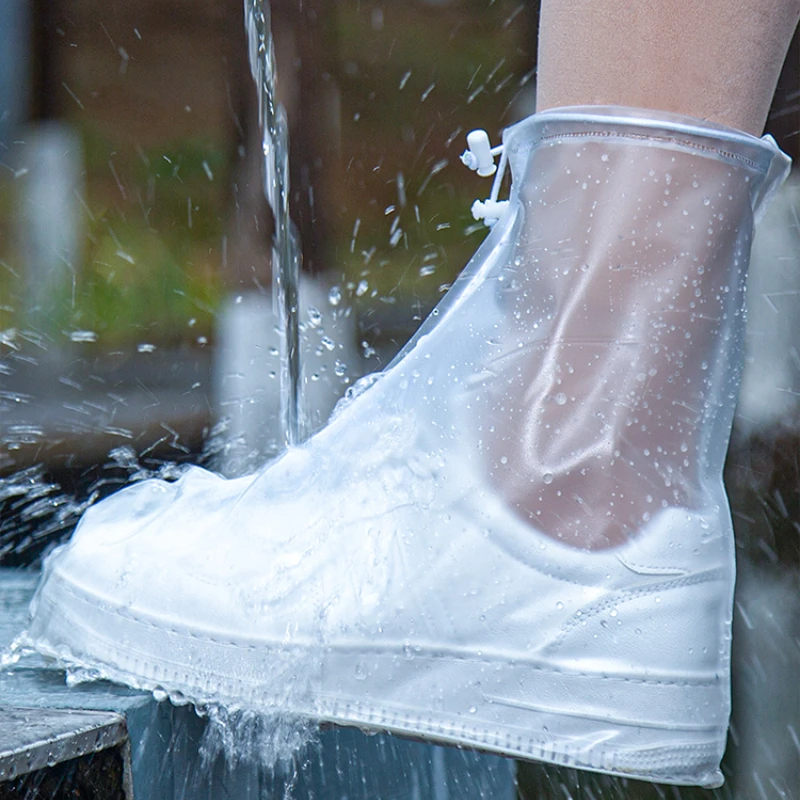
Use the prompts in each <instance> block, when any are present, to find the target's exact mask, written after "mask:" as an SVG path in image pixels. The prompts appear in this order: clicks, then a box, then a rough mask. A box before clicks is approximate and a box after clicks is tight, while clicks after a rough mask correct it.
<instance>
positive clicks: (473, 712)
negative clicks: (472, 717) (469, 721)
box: [469, 706, 478, 714]
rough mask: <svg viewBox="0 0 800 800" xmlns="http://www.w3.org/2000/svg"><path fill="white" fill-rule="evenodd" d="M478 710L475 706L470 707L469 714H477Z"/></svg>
mask: <svg viewBox="0 0 800 800" xmlns="http://www.w3.org/2000/svg"><path fill="white" fill-rule="evenodd" d="M477 710H478V709H477V708H476V707H475V706H470V707H469V713H470V714H475V713H476V712H477Z"/></svg>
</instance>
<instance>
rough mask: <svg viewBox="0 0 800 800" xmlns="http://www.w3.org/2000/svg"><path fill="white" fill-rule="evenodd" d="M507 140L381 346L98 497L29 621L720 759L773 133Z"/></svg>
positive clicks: (704, 774)
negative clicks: (434, 304) (244, 449)
mask: <svg viewBox="0 0 800 800" xmlns="http://www.w3.org/2000/svg"><path fill="white" fill-rule="evenodd" d="M504 141H505V146H506V148H507V151H508V155H509V159H510V163H511V167H512V170H513V176H514V186H513V190H512V195H511V203H510V206H509V209H508V211H507V212H506V213H505V214H504V216H503V217H502V219H501V220H500V221H499V222H498V223H497V224H496V226H495V227H494V229H493V230H492V232H491V234H490V235H489V236H488V238H487V239H486V241H485V243H484V244H483V245H482V246H481V248H480V249H479V250H478V252H477V254H476V255H475V257H474V258H473V260H472V262H471V264H470V265H469V266H468V268H467V269H466V270H465V273H464V275H463V276H462V277H461V278H460V280H459V281H458V282H457V284H456V285H455V286H454V288H453V289H452V290H451V292H450V294H449V295H448V296H447V298H446V299H445V301H444V302H443V303H442V304H441V305H440V306H439V307H438V308H437V309H436V310H435V311H434V312H433V315H432V317H431V318H430V319H429V321H428V322H427V323H426V324H425V325H424V326H423V328H422V329H421V331H420V332H419V333H418V335H417V336H416V337H415V338H414V339H413V341H412V342H411V344H410V345H409V346H408V347H407V348H406V349H405V350H404V352H403V353H402V354H401V355H400V356H399V357H398V359H397V360H396V361H395V362H394V364H393V365H392V366H390V368H389V369H387V370H386V372H384V373H383V374H381V375H380V376H378V377H377V379H374V381H373V382H372V384H371V385H369V387H368V388H367V389H366V391H363V392H362V393H361V394H358V396H356V397H354V398H352V399H351V402H350V403H349V404H347V405H345V406H344V407H342V408H340V410H339V411H338V413H337V414H336V415H335V416H334V419H333V421H332V422H331V423H330V424H329V425H328V427H327V428H326V429H324V430H323V431H322V432H321V433H320V434H318V435H317V436H316V437H314V438H313V439H312V440H311V441H310V442H308V443H307V444H306V445H304V446H303V447H300V448H297V449H294V450H292V451H290V452H288V453H287V454H285V455H284V456H283V457H281V458H279V459H278V460H277V461H275V462H273V463H271V464H269V465H268V466H267V467H265V468H264V469H263V470H262V471H261V472H260V473H258V474H256V475H253V476H250V477H247V478H239V479H236V480H230V481H226V480H223V479H222V478H219V477H217V476H215V475H213V474H210V473H208V472H204V471H202V470H200V469H193V470H192V471H190V472H189V473H188V474H186V475H185V476H184V477H183V478H181V480H179V481H178V482H176V483H166V482H161V481H148V482H145V483H141V484H138V485H135V486H133V487H130V488H128V489H126V490H124V491H122V492H120V493H118V494H117V495H115V496H114V497H112V498H110V499H108V500H105V501H103V502H102V503H100V504H98V505H97V506H95V507H93V508H91V509H90V510H89V511H88V512H87V513H86V515H85V516H84V518H83V520H82V522H81V524H80V526H79V527H78V529H77V531H76V533H75V535H74V537H73V539H72V541H71V542H70V543H69V544H68V545H67V546H66V547H64V548H62V549H60V550H58V551H57V552H55V553H54V554H53V555H52V557H51V558H50V559H49V560H48V561H47V564H46V570H45V575H44V578H43V582H42V585H41V587H40V589H39V592H38V594H37V597H36V598H35V600H34V603H33V606H32V620H31V624H30V629H29V632H28V634H27V639H26V642H27V643H28V644H30V645H32V646H34V647H36V648H37V649H38V650H40V651H41V652H43V653H46V654H51V655H54V656H57V657H59V658H61V659H62V660H64V661H66V662H71V663H76V664H80V665H88V666H91V667H93V668H95V669H97V670H98V671H99V672H100V673H101V674H103V675H105V676H108V677H111V678H113V679H117V680H121V681H124V682H126V683H129V684H131V685H134V686H138V687H145V688H155V687H159V688H163V689H165V690H166V691H168V692H180V693H182V694H183V695H185V696H187V697H189V698H191V699H193V700H195V701H198V702H201V703H202V702H217V703H222V704H226V705H229V706H232V707H243V706H244V707H252V708H257V709H261V708H271V707H275V706H277V707H280V708H283V709H286V710H291V711H295V712H297V713H299V714H302V715H307V716H309V717H313V718H317V719H320V720H328V721H332V722H336V723H341V724H352V725H358V726H362V727H365V728H373V729H384V730H388V731H395V732H398V733H401V734H406V735H411V736H417V737H424V738H428V739H431V740H435V741H441V742H451V743H455V744H459V745H465V746H470V747H476V748H480V749H485V750H489V751H497V752H501V753H505V754H509V755H514V756H519V757H522V758H529V759H537V760H544V761H550V762H554V763H558V764H566V765H570V766H574V767H582V768H586V769H591V770H596V771H600V772H607V773H612V774H618V775H625V776H629V777H640V778H647V779H651V780H657V781H663V782H671V783H677V784H701V785H704V786H716V785H719V784H720V783H721V781H722V776H721V773H720V771H719V761H720V758H721V756H722V752H723V749H724V746H725V737H726V732H727V725H728V715H729V652H730V631H731V627H730V626H731V604H732V590H733V581H734V561H733V538H732V531H731V521H730V515H729V511H728V506H727V501H726V497H725V493H724V489H723V486H722V481H721V471H722V462H723V458H724V454H725V449H726V444H727V438H728V435H729V430H730V424H731V419H732V415H733V408H734V402H735V396H736V389H737V382H738V375H739V360H740V350H741V345H742V334H743V327H744V323H743V317H742V301H743V292H742V285H743V281H744V277H745V273H746V264H747V259H748V254H749V248H750V239H751V234H752V226H753V215H754V211H755V210H756V209H757V208H758V206H759V205H760V204H761V203H762V201H763V200H764V197H765V195H767V194H769V193H770V192H771V191H772V190H773V189H774V187H775V184H776V182H777V181H779V179H780V178H781V177H782V176H783V175H784V173H785V171H786V169H787V160H786V158H785V156H783V155H782V154H781V153H780V151H778V150H777V148H776V147H775V145H774V143H773V142H772V141H771V140H758V139H755V138H753V137H750V136H747V135H745V134H741V133H738V132H736V131H732V130H729V129H725V128H721V127H718V126H714V125H708V124H705V123H701V122H697V121H694V120H686V119H682V118H677V117H671V116H668V115H654V114H650V113H649V112H634V111H630V110H627V109H598V108H591V109H590V108H583V109H561V110H557V111H552V112H546V113H543V114H540V115H537V116H534V117H531V118H529V119H528V120H526V121H524V122H522V123H519V124H518V125H516V126H514V127H513V128H511V129H509V130H508V131H507V132H506V135H505V137H504ZM363 385H364V384H362V386H363ZM575 544H579V545H583V546H582V547H576V546H574V545H575ZM611 545H613V546H611Z"/></svg>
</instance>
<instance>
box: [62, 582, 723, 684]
mask: <svg viewBox="0 0 800 800" xmlns="http://www.w3.org/2000/svg"><path fill="white" fill-rule="evenodd" d="M63 588H64V589H65V590H66V591H67V592H68V593H69V594H71V595H72V596H73V597H75V598H76V599H77V600H79V601H81V602H88V601H87V600H86V598H84V597H81V596H80V594H78V593H77V592H76V591H75V590H73V588H72V587H70V586H67V585H64V587H63ZM105 613H107V614H109V615H112V616H113V615H116V616H119V617H122V618H123V619H128V620H132V621H133V622H135V623H137V624H139V625H142V626H143V627H145V628H149V629H152V630H155V631H160V632H162V633H164V632H166V633H170V634H174V635H176V636H185V637H187V638H189V639H193V640H195V641H198V642H211V643H213V644H216V645H224V646H230V647H236V648H242V649H245V650H248V651H251V652H254V651H258V650H264V649H270V648H273V649H280V643H278V642H276V643H273V644H266V643H265V644H245V643H243V642H241V641H234V640H230V639H222V638H216V637H214V636H208V635H203V634H199V633H195V632H193V631H190V630H187V629H179V628H174V627H165V626H160V625H156V624H154V623H152V622H149V621H148V620H146V619H143V618H142V617H140V616H138V615H136V614H135V613H133V612H131V611H130V610H128V609H122V608H118V609H106V612H105ZM416 657H417V658H420V659H422V660H424V659H425V658H427V659H429V660H430V661H436V660H442V661H444V660H458V661H465V662H466V661H475V662H478V663H483V664H486V665H492V664H494V663H506V664H511V665H513V666H518V667H520V668H522V669H527V670H533V671H536V672H545V673H548V674H551V675H566V676H570V677H575V678H586V679H588V680H600V681H611V682H613V681H617V682H621V683H633V684H641V685H648V686H678V687H680V686H696V687H701V686H707V687H711V686H714V685H716V684H717V682H718V680H717V678H716V677H715V678H697V679H687V678H683V679H681V680H669V679H658V678H637V677H631V676H626V675H607V674H600V673H592V672H585V671H576V670H565V669H558V668H554V667H547V666H539V665H537V664H531V663H526V662H524V661H522V662H520V660H519V659H513V658H512V659H502V662H501V660H500V659H499V658H498V659H497V660H496V661H494V660H491V659H488V658H486V657H485V656H482V657H481V658H478V659H475V658H469V657H468V656H467V655H464V656H463V657H460V658H458V657H456V656H455V655H453V654H448V655H447V656H446V657H442V658H441V659H437V658H436V657H435V656H426V655H419V654H417V656H416ZM145 660H147V659H145ZM175 666H176V667H178V666H180V665H178V664H176V665H175Z"/></svg>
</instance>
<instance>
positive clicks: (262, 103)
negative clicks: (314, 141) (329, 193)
mask: <svg viewBox="0 0 800 800" xmlns="http://www.w3.org/2000/svg"><path fill="white" fill-rule="evenodd" d="M244 17H245V33H246V36H247V42H248V51H249V56H250V70H251V72H252V74H253V80H254V81H255V82H256V89H257V92H258V118H259V124H260V125H261V135H262V150H263V154H264V195H265V197H266V198H267V202H268V203H269V207H270V209H271V210H272V216H273V220H274V234H273V241H272V247H273V251H272V276H273V292H274V297H275V298H276V299H277V311H278V319H279V320H280V324H281V328H282V342H283V352H282V353H281V368H280V370H281V372H280V374H281V378H280V380H281V415H280V416H281V428H282V431H281V433H282V438H283V440H284V442H285V444H286V445H289V446H290V445H294V444H297V443H298V442H299V441H300V439H301V422H302V420H301V414H300V347H299V333H298V307H299V301H298V281H299V267H300V242H299V237H298V235H297V230H296V228H295V227H294V225H293V223H292V221H291V219H290V218H289V126H288V123H287V119H286V110H285V109H284V107H283V106H282V105H280V104H279V103H278V102H277V100H276V97H275V52H274V47H273V42H272V31H271V29H270V9H269V2H268V0H244Z"/></svg>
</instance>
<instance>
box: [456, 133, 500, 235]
mask: <svg viewBox="0 0 800 800" xmlns="http://www.w3.org/2000/svg"><path fill="white" fill-rule="evenodd" d="M498 155H499V156H500V166H499V168H498V167H496V166H495V164H494V159H495V156H498ZM461 163H462V164H463V165H464V166H465V167H467V168H468V169H471V170H473V171H474V172H477V173H478V175H480V176H481V177H482V178H488V177H489V176H491V175H494V182H493V183H492V192H491V194H490V195H489V199H488V200H476V201H475V202H474V203H473V204H472V216H473V217H475V219H482V220H483V221H484V223H485V224H486V225H488V226H489V227H490V228H491V227H492V225H494V224H495V222H497V220H498V219H500V217H502V216H503V214H504V212H505V210H506V209H507V208H508V200H498V199H497V195H498V194H499V193H500V184H501V183H502V182H503V175H504V173H505V171H506V164H507V163H508V160H507V158H506V152H505V148H504V147H503V145H498V146H497V147H492V146H491V143H490V142H489V134H488V133H486V131H484V130H480V129H478V130H474V131H470V132H469V133H468V134H467V149H466V150H465V151H464V153H463V154H462V156H461Z"/></svg>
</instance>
